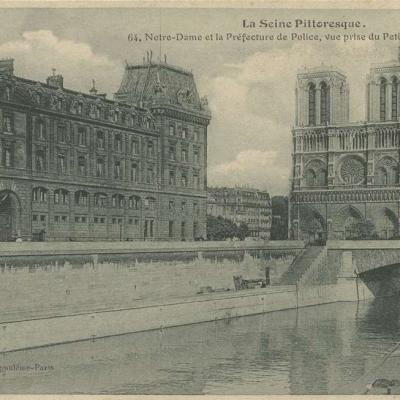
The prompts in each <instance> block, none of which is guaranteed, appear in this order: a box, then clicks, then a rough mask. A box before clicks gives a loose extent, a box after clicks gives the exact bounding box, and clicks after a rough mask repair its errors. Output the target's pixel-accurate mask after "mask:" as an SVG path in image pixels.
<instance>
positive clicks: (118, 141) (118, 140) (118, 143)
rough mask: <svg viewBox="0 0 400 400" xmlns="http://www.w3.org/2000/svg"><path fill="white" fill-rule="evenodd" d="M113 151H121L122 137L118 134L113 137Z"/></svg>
mask: <svg viewBox="0 0 400 400" xmlns="http://www.w3.org/2000/svg"><path fill="white" fill-rule="evenodd" d="M114 150H115V151H118V152H121V151H122V137H121V135H120V134H119V133H118V134H116V135H115V136H114Z"/></svg>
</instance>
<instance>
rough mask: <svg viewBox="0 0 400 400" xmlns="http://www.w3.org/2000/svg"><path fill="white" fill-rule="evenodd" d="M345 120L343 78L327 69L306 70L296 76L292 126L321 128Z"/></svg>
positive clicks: (346, 96)
mask: <svg viewBox="0 0 400 400" xmlns="http://www.w3.org/2000/svg"><path fill="white" fill-rule="evenodd" d="M348 120H349V87H348V84H347V82H346V76H345V75H343V74H342V73H340V72H338V71H337V70H335V69H333V68H331V67H324V66H321V67H318V68H314V69H306V70H304V71H301V72H300V73H299V74H298V75H297V86H296V126H298V127H302V126H321V125H335V124H340V123H346V122H348Z"/></svg>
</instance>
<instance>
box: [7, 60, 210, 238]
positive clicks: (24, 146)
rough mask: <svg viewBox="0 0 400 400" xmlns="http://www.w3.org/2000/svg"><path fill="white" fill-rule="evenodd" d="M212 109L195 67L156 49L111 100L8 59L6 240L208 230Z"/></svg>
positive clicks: (191, 234)
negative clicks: (23, 71) (41, 77)
mask: <svg viewBox="0 0 400 400" xmlns="http://www.w3.org/2000/svg"><path fill="white" fill-rule="evenodd" d="M210 118H211V117H210V112H209V109H208V106H207V102H206V100H205V99H200V97H199V95H198V92H197V89H196V85H195V81H194V77H193V74H192V73H191V72H190V71H186V70H183V69H181V68H178V67H174V66H171V65H169V64H167V63H166V62H163V63H161V62H158V63H154V62H152V60H151V58H150V57H148V59H147V61H145V60H144V62H143V64H140V65H126V68H125V72H124V76H123V78H122V82H121V85H120V88H119V89H118V91H117V93H116V94H115V96H114V100H109V99H107V98H106V96H105V95H104V94H101V93H98V92H97V89H96V88H95V85H94V83H93V87H92V89H91V90H90V92H89V93H80V92H76V91H73V90H69V89H67V88H65V87H64V80H63V77H62V76H61V75H56V74H55V71H54V72H53V74H52V75H50V76H49V77H48V78H47V81H46V83H43V82H37V81H32V80H29V79H26V78H21V77H17V76H16V75H15V74H14V64H13V60H1V61H0V241H9V240H16V238H21V239H23V240H73V241H75V240H152V239H154V240H193V239H196V238H201V237H205V236H206V212H207V191H206V187H207V180H206V176H207V173H206V166H207V126H208V124H209V121H210Z"/></svg>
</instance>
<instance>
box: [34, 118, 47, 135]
mask: <svg viewBox="0 0 400 400" xmlns="http://www.w3.org/2000/svg"><path fill="white" fill-rule="evenodd" d="M36 137H37V138H38V139H41V140H45V139H46V125H45V123H44V121H43V120H42V119H37V120H36Z"/></svg>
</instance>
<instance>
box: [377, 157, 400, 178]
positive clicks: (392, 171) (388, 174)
mask: <svg viewBox="0 0 400 400" xmlns="http://www.w3.org/2000/svg"><path fill="white" fill-rule="evenodd" d="M398 181H399V177H398V164H397V161H396V160H395V159H394V158H392V157H389V156H384V157H382V158H381V159H380V160H379V161H378V163H377V169H376V183H377V184H378V185H395V184H397V183H398Z"/></svg>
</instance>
